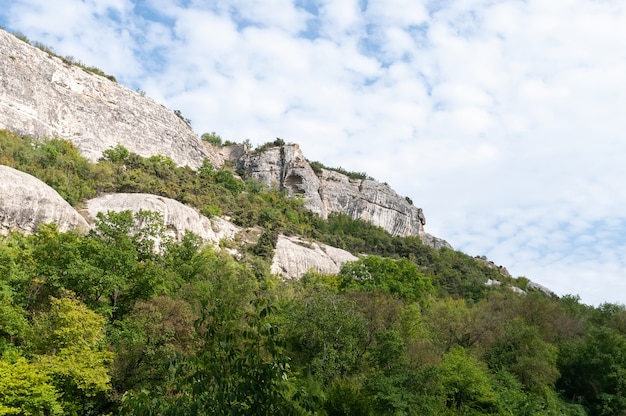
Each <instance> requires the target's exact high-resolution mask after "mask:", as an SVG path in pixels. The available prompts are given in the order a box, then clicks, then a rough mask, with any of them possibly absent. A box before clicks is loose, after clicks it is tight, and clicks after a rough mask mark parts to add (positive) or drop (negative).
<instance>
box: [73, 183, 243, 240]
mask: <svg viewBox="0 0 626 416" xmlns="http://www.w3.org/2000/svg"><path fill="white" fill-rule="evenodd" d="M126 210H130V211H132V212H134V213H136V212H139V210H144V211H154V212H158V213H160V214H161V216H162V217H163V222H164V224H165V226H166V228H167V231H168V233H169V234H170V236H171V237H173V238H174V239H175V240H176V241H180V240H181V239H182V237H183V235H184V234H185V231H191V232H193V233H195V234H197V235H198V236H199V237H200V238H202V240H204V241H205V242H208V243H212V244H218V243H219V242H220V240H222V239H230V240H232V239H233V238H234V237H235V235H236V234H237V233H238V232H239V228H238V227H237V226H235V225H233V224H231V223H230V222H228V221H226V220H224V219H221V218H213V219H209V218H207V217H205V216H204V215H201V214H200V213H198V211H196V210H195V209H193V208H191V207H188V206H186V205H184V204H181V203H180V202H178V201H176V200H173V199H170V198H165V197H162V196H158V195H152V194H126V193H119V194H109V195H104V196H101V197H98V198H94V199H90V200H89V201H87V202H86V203H85V212H86V213H87V215H88V216H89V217H90V218H91V219H92V220H93V219H95V218H96V215H97V214H98V213H99V212H105V213H106V212H108V211H113V212H121V211H126Z"/></svg>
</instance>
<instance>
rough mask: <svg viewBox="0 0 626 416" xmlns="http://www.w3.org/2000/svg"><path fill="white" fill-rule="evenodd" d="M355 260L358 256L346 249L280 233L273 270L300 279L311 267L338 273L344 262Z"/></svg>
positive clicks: (324, 271)
mask: <svg viewBox="0 0 626 416" xmlns="http://www.w3.org/2000/svg"><path fill="white" fill-rule="evenodd" d="M355 260H358V258H357V257H355V256H353V255H352V254H350V253H349V252H347V251H345V250H341V249H338V248H335V247H331V246H327V245H325V244H319V243H315V242H309V241H305V240H302V239H300V238H297V237H286V236H284V235H279V236H278V241H277V242H276V249H275V250H274V259H273V262H272V267H271V271H272V273H274V274H278V275H281V276H283V277H284V278H287V279H299V278H300V277H302V275H303V274H305V273H306V272H307V271H309V270H310V269H314V270H316V271H319V272H321V273H328V274H335V273H338V272H339V270H340V268H341V265H342V264H344V263H345V262H348V261H355Z"/></svg>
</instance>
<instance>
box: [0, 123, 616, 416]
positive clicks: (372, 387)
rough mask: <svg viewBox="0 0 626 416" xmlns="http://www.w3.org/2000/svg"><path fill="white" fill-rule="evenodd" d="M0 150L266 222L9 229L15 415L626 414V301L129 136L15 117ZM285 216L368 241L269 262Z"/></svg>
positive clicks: (106, 218)
mask: <svg viewBox="0 0 626 416" xmlns="http://www.w3.org/2000/svg"><path fill="white" fill-rule="evenodd" d="M0 164H3V165H7V166H11V167H14V168H16V169H20V170H22V171H25V172H28V173H30V174H32V175H34V176H36V177H38V178H40V179H41V180H42V181H44V182H45V183H47V184H48V185H50V186H51V187H53V188H54V189H55V190H57V192H59V194H60V195H62V196H63V197H64V198H65V199H66V200H67V201H68V202H69V203H70V204H72V205H73V206H75V207H80V205H81V203H82V202H83V201H85V200H86V199H89V198H92V197H94V196H96V195H99V194H102V193H107V192H146V193H152V194H156V195H162V196H166V197H169V198H174V199H176V200H178V201H180V202H183V203H185V204H187V205H190V206H193V207H196V208H197V209H198V210H199V211H200V212H202V213H203V214H205V215H207V216H209V217H211V216H222V215H227V216H229V217H230V218H231V220H232V221H233V222H234V223H236V224H237V225H240V226H242V227H258V228H259V230H261V232H260V237H259V238H258V240H256V241H249V240H247V239H244V238H242V239H240V240H236V241H224V242H222V243H221V246H222V247H211V246H207V245H204V244H203V243H202V241H200V239H199V238H198V237H197V236H195V235H193V234H191V233H188V234H186V235H185V237H184V238H183V239H182V241H172V240H170V239H168V238H167V235H166V233H165V230H164V229H163V225H162V221H161V218H160V217H159V215H158V214H156V213H154V212H147V211H142V212H139V213H136V214H133V213H131V212H130V211H127V212H121V213H113V212H109V213H103V214H100V215H99V216H98V219H97V221H96V223H95V225H94V227H93V229H92V230H90V231H89V232H88V233H86V234H84V233H83V234H81V233H78V232H71V231H70V232H60V231H59V230H58V229H57V227H56V226H55V225H53V224H45V225H42V226H40V228H39V231H38V232H37V233H35V234H33V235H24V234H21V233H19V232H12V233H10V234H9V235H8V236H5V237H2V238H0V299H1V301H0V415H117V414H122V415H329V416H334V415H366V416H367V415H624V414H626V309H625V308H624V306H622V305H615V304H603V305H600V306H597V307H592V306H588V305H584V304H582V303H581V302H580V300H579V299H578V298H577V297H576V296H564V297H561V298H556V297H553V296H549V295H547V294H545V293H543V292H540V291H534V290H532V289H530V288H528V287H527V284H528V280H527V279H525V278H517V279H513V278H510V277H507V276H503V275H502V274H501V273H500V272H499V271H498V269H497V268H494V267H492V266H491V265H490V264H489V263H488V262H486V261H484V260H481V259H479V258H474V257H471V256H468V255H466V254H464V253H461V252H458V251H454V250H450V249H445V248H444V249H441V250H434V249H431V248H429V247H426V246H424V245H423V244H422V243H421V241H420V240H419V239H418V238H416V237H406V238H400V237H392V236H390V235H389V234H387V233H386V232H384V231H383V230H382V229H381V228H378V227H374V226H371V225H368V224H365V223H362V222H359V221H354V220H352V219H350V218H348V217H346V216H344V215H334V216H331V217H330V218H329V219H328V220H322V219H321V218H319V217H318V216H316V215H314V214H312V213H310V212H308V211H306V210H305V209H303V205H302V201H300V200H298V199H297V198H288V197H287V195H285V194H284V193H283V192H281V191H279V190H277V189H269V188H267V187H265V186H263V185H261V184H259V183H258V182H256V181H253V180H250V179H248V180H245V178H244V179H242V178H240V176H239V175H238V174H237V172H234V171H232V169H230V168H229V167H228V166H225V167H223V168H220V169H217V168H215V167H214V166H211V165H210V164H209V163H208V162H207V163H205V164H204V165H203V166H202V167H201V168H200V169H198V170H197V171H193V170H191V169H189V168H184V167H178V166H176V165H175V164H174V163H173V162H172V161H171V160H170V159H167V158H163V157H160V156H154V157H150V158H142V157H140V156H138V155H136V154H133V153H130V152H129V151H128V150H126V149H124V148H123V147H121V146H118V147H116V148H113V149H110V150H109V151H107V152H105V154H104V157H103V158H102V160H100V161H99V162H98V163H90V162H89V161H87V160H86V159H84V158H83V157H81V156H80V153H79V151H78V150H77V149H76V148H75V147H74V146H73V145H72V144H71V143H69V142H67V141H63V140H56V139H51V140H44V141H35V140H33V139H30V138H28V137H19V136H17V135H15V134H13V133H10V132H7V131H1V132H0ZM3 197H6V196H3ZM279 233H283V234H297V235H300V236H303V237H305V238H308V239H311V240H315V241H320V242H324V243H327V244H330V245H333V246H336V247H339V248H343V249H345V250H348V251H350V252H352V253H354V254H357V255H358V256H359V260H358V261H356V262H352V263H346V264H345V265H344V266H343V267H342V269H341V271H340V272H339V273H338V274H337V275H325V274H320V273H317V272H314V271H310V272H308V273H307V274H306V275H305V276H303V277H302V278H301V279H299V280H297V281H295V280H294V281H284V280H282V279H280V278H278V277H277V276H274V275H272V274H271V273H270V263H271V259H272V256H273V251H274V247H275V243H276V238H277V236H278V234H279ZM155 241H160V244H159V245H158V248H157V247H156V246H155ZM223 248H228V249H230V250H233V249H234V250H237V251H238V253H239V255H237V256H236V257H233V256H231V255H230V254H228V252H227V250H224V249H223ZM575 278H576V276H572V279H575ZM489 279H491V280H499V281H501V282H502V284H501V285H490V286H487V285H486V284H485V283H486V282H487V280H489ZM512 287H516V288H518V289H522V290H525V291H526V294H520V293H519V292H520V291H519V290H518V291H514V290H512Z"/></svg>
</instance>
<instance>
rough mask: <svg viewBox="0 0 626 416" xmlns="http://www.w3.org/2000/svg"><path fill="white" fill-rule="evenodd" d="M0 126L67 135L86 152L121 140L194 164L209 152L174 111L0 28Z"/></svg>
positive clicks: (93, 154) (98, 152) (142, 151)
mask: <svg viewBox="0 0 626 416" xmlns="http://www.w3.org/2000/svg"><path fill="white" fill-rule="evenodd" d="M0 128H4V129H7V130H11V131H14V132H16V133H19V134H22V135H29V136H33V137H36V138H44V137H55V138H63V139H67V140H70V141H71V142H72V143H74V144H75V145H76V146H77V147H78V148H79V149H80V151H81V152H82V154H83V155H84V156H86V157H87V158H88V159H90V160H92V161H95V160H97V159H98V158H100V157H101V156H102V152H103V151H105V150H107V149H110V148H111V147H114V146H116V145H117V144H121V145H122V146H124V147H126V148H127V149H128V150H130V151H131V152H134V153H137V154H139V155H141V156H144V157H148V156H153V155H156V154H161V155H163V156H166V157H170V158H172V160H173V161H174V162H175V163H176V164H178V165H180V166H190V167H192V168H195V167H198V166H200V165H201V164H202V161H203V160H204V158H208V159H209V160H210V161H211V163H213V164H214V165H215V166H219V165H221V158H220V156H219V154H217V153H216V152H211V151H210V150H209V147H208V146H206V145H205V144H204V143H203V142H202V141H201V140H200V138H199V137H198V136H197V135H196V134H195V133H194V132H193V131H192V130H191V128H190V127H189V126H188V125H187V124H186V123H185V121H184V120H182V119H181V117H178V116H177V115H176V114H175V113H174V111H172V110H170V109H167V108H165V107H164V106H162V105H160V104H158V103H157V102H155V101H153V100H152V99H150V98H148V97H145V96H144V95H143V94H140V93H137V92H135V91H132V90H130V89H128V88H126V87H123V86H121V85H120V84H118V83H116V82H114V81H111V80H109V79H107V78H105V77H102V76H99V75H94V74H91V73H88V72H86V71H84V70H83V69H81V68H80V67H77V66H75V65H71V64H70V63H65V62H64V61H63V60H61V59H59V58H56V57H53V56H50V55H49V54H47V53H45V52H43V51H41V50H39V49H37V48H35V47H32V46H30V45H28V44H27V43H25V42H22V41H21V40H19V39H17V38H16V37H15V36H13V35H11V34H9V33H7V32H5V31H3V30H0Z"/></svg>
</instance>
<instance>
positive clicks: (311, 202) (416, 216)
mask: <svg viewBox="0 0 626 416" xmlns="http://www.w3.org/2000/svg"><path fill="white" fill-rule="evenodd" d="M236 168H237V169H240V170H243V171H244V172H245V175H246V176H249V177H253V178H256V179H257V180H259V181H260V182H262V183H265V184H266V185H268V186H277V187H279V188H280V189H286V190H287V191H288V192H289V193H290V194H291V195H294V196H298V197H300V198H302V199H303V200H304V201H305V206H306V207H307V208H308V209H309V210H311V211H313V212H315V213H317V214H319V215H321V216H322V217H323V218H327V217H328V215H329V214H331V213H344V214H347V215H348V216H350V217H351V218H353V219H361V220H364V221H367V222H369V223H371V224H374V225H376V226H380V227H382V228H384V229H385V230H386V231H387V232H389V233H390V234H392V235H394V236H419V237H420V238H421V239H422V241H424V243H425V244H428V245H430V246H433V247H437V248H441V247H450V245H449V244H448V243H447V242H446V241H444V240H442V239H439V238H436V237H433V236H431V235H429V234H426V233H425V231H424V224H425V223H426V219H425V217H424V213H423V212H422V209H421V208H417V207H415V206H413V204H411V203H410V202H409V201H408V200H407V199H406V198H404V197H402V196H400V195H398V194H397V193H396V192H395V191H394V190H393V189H391V188H390V187H389V186H388V185H387V184H385V183H380V182H377V181H374V180H369V179H352V178H350V177H348V176H346V175H344V174H341V173H339V172H335V171H333V170H327V169H320V170H319V171H318V172H315V171H314V170H313V168H312V167H311V165H310V164H309V162H308V161H307V160H306V158H305V157H304V155H303V154H302V151H301V150H300V147H299V146H298V145H297V144H290V145H285V146H280V147H271V148H269V149H267V150H265V151H262V152H248V153H246V154H243V155H241V156H240V157H239V158H238V160H237V161H236Z"/></svg>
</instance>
